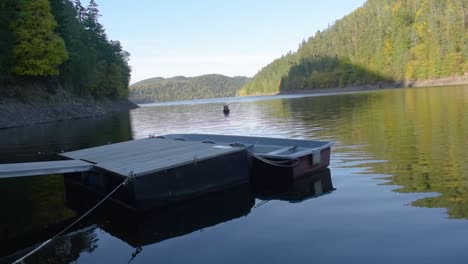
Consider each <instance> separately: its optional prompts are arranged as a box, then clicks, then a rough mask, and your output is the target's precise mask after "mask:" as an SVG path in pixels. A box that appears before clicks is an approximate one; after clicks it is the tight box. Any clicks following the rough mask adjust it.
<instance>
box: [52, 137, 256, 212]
mask: <svg viewBox="0 0 468 264" xmlns="http://www.w3.org/2000/svg"><path fill="white" fill-rule="evenodd" d="M61 156H63V157H66V158H69V159H74V160H81V161H85V162H88V163H90V164H93V167H94V170H93V171H92V172H89V173H81V174H77V175H71V176H70V177H67V178H72V179H74V180H75V181H77V182H79V183H81V184H83V185H85V186H88V187H90V188H91V189H93V190H95V191H98V192H101V193H108V192H110V191H111V190H112V189H113V188H115V186H117V185H118V184H120V183H121V182H122V181H123V180H124V179H125V178H127V177H131V181H130V182H129V184H128V185H127V186H125V188H123V189H121V190H119V191H118V192H117V193H116V194H115V195H114V197H115V198H117V199H118V200H119V201H123V202H124V203H125V204H126V205H129V206H130V207H131V208H134V209H137V210H140V209H145V208H150V207H153V206H157V205H163V204H167V203H170V202H173V201H178V200H181V199H185V198H189V197H193V196H198V195H201V194H204V193H206V192H209V191H215V190H220V189H223V188H227V187H230V186H233V185H236V184H240V183H247V182H249V170H248V154H247V150H246V149H245V148H243V147H230V146H224V145H216V144H206V143H200V142H182V141H178V140H173V139H162V138H154V137H151V138H145V139H138V140H132V141H127V142H122V143H117V144H111V145H106V146H100V147H95V148H89V149H84V150H78V151H72V152H66V153H62V154H61Z"/></svg>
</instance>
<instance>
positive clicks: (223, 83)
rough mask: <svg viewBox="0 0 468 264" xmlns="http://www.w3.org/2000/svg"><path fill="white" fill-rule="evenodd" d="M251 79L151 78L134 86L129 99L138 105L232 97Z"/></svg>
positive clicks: (208, 77) (212, 77)
mask: <svg viewBox="0 0 468 264" xmlns="http://www.w3.org/2000/svg"><path fill="white" fill-rule="evenodd" d="M249 80H250V78H247V77H241V76H236V77H228V76H224V75H220V74H207V75H202V76H197V77H183V76H177V77H173V78H168V79H165V78H161V77H156V78H151V79H146V80H143V81H140V82H138V83H135V84H133V85H131V86H130V94H129V99H130V100H131V101H132V102H134V103H152V102H166V101H179V100H193V99H207V98H216V97H232V96H235V95H236V94H237V92H238V91H239V89H240V88H241V87H242V86H243V85H244V84H246V83H247V82H248V81H249Z"/></svg>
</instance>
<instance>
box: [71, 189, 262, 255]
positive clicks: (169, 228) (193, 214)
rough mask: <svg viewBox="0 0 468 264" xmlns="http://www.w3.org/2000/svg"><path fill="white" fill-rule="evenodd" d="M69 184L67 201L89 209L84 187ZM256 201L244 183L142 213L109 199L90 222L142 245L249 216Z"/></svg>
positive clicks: (125, 240)
mask: <svg viewBox="0 0 468 264" xmlns="http://www.w3.org/2000/svg"><path fill="white" fill-rule="evenodd" d="M69 187H72V188H71V189H70V188H69V189H67V204H68V205H69V206H70V207H71V208H72V209H74V210H76V211H78V213H79V214H80V213H83V212H85V211H86V210H88V209H89V206H86V205H85V204H87V203H84V202H83V198H84V196H83V192H82V190H80V189H73V188H75V187H76V186H69ZM92 203H94V201H92V199H91V200H90V201H89V204H92ZM254 204H255V198H254V196H253V194H252V192H251V188H250V185H249V184H244V185H239V186H237V187H233V188H230V189H227V190H224V191H220V192H216V193H211V194H207V195H204V196H200V197H198V198H195V199H192V200H188V201H184V202H181V203H177V204H173V205H171V206H167V207H163V208H158V209H154V210H151V211H146V212H142V213H135V212H129V211H126V210H122V208H121V207H118V206H116V205H115V204H112V203H108V204H107V205H106V206H105V207H104V208H101V209H99V210H98V211H97V212H96V214H94V215H93V216H92V219H90V224H97V225H99V226H100V228H102V229H103V230H105V231H106V232H109V233H110V234H112V235H113V236H115V237H117V238H119V239H121V240H122V241H124V242H126V243H127V244H129V245H131V246H133V247H142V246H145V245H149V244H154V243H158V242H160V241H163V240H166V239H170V238H173V237H178V236H183V235H186V234H189V233H192V232H194V231H197V230H201V229H204V228H207V227H210V226H214V225H217V224H220V223H223V222H227V221H230V220H233V219H236V218H239V217H242V216H246V215H247V214H249V213H250V210H251V208H252V207H253V206H254ZM84 205H85V206H84Z"/></svg>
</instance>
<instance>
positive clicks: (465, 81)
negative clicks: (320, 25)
mask: <svg viewBox="0 0 468 264" xmlns="http://www.w3.org/2000/svg"><path fill="white" fill-rule="evenodd" d="M451 85H468V73H465V75H464V76H457V77H446V78H439V79H431V80H422V81H408V82H394V83H376V84H365V85H355V86H346V87H331V88H320V89H301V90H287V91H281V92H279V93H278V94H320V93H340V92H365V91H374V90H382V89H394V88H405V87H434V86H451Z"/></svg>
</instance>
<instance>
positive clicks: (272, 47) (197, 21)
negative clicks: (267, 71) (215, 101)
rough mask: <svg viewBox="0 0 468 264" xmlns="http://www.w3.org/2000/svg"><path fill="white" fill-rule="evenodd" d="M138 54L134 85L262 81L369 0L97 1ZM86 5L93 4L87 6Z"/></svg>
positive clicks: (111, 30) (111, 28)
mask: <svg viewBox="0 0 468 264" xmlns="http://www.w3.org/2000/svg"><path fill="white" fill-rule="evenodd" d="M95 1H96V3H97V4H98V5H99V7H98V8H99V11H100V14H101V17H100V22H101V24H102V25H103V26H104V28H105V30H106V33H107V36H108V38H109V39H111V40H118V41H120V42H121V44H122V46H123V48H124V49H125V50H126V51H128V52H130V62H129V64H130V66H131V67H132V78H131V83H135V82H137V81H140V80H143V79H147V78H152V77H165V78H168V77H173V76H179V75H183V76H199V75H203V74H210V73H218V74H223V75H227V76H249V77H252V76H253V75H255V74H256V73H257V72H258V71H259V70H260V69H261V68H262V67H264V66H266V65H267V64H269V63H270V62H272V61H273V60H274V59H276V58H279V57H281V55H283V54H286V53H288V52H289V51H293V52H294V51H296V50H297V48H298V46H299V43H301V42H302V40H307V39H308V38H309V37H310V36H313V35H314V34H315V32H317V31H318V30H324V29H326V28H327V27H328V26H329V25H332V24H333V23H334V22H335V21H336V20H338V19H340V18H342V17H343V16H345V15H347V14H349V13H351V12H352V11H354V10H355V9H356V8H358V7H360V6H362V5H363V4H364V3H365V0H327V1H322V0H236V1H232V0H230V1H223V0H138V1H131V0H95ZM81 2H82V4H83V5H84V6H86V5H87V4H88V2H89V1H88V0H82V1H81Z"/></svg>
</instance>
